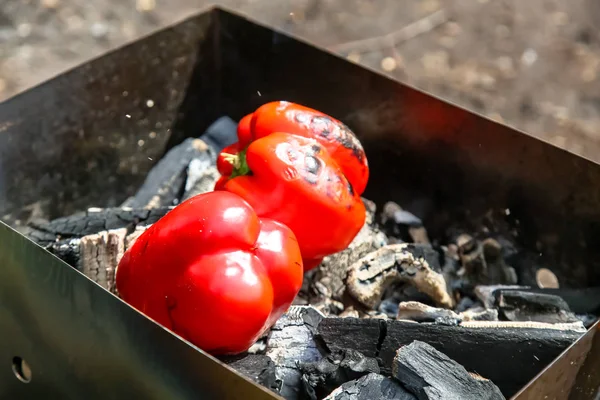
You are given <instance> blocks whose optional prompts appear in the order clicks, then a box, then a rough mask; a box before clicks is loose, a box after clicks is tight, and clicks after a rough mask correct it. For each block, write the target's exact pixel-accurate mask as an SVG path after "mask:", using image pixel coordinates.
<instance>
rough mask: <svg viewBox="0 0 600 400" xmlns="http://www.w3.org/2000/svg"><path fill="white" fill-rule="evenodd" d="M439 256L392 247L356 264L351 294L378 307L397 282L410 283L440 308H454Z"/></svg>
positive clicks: (351, 272) (414, 247) (420, 248)
mask: <svg viewBox="0 0 600 400" xmlns="http://www.w3.org/2000/svg"><path fill="white" fill-rule="evenodd" d="M436 270H438V271H439V270H441V267H440V260H439V254H438V253H437V252H436V251H435V250H432V249H431V247H430V246H426V245H416V244H406V243H403V244H393V245H387V246H384V247H382V248H380V249H379V250H376V251H374V252H372V253H370V254H368V255H366V256H365V257H363V258H361V259H360V260H358V261H356V262H355V263H354V264H352V266H351V267H350V269H349V272H348V277H347V280H346V285H347V290H348V293H349V294H350V295H351V296H352V297H354V298H355V299H356V300H357V301H359V302H360V303H362V304H363V305H365V306H367V307H369V308H375V307H377V305H378V304H379V302H380V301H381V298H382V295H383V293H384V292H385V290H386V289H387V288H388V287H389V286H390V285H392V284H395V283H398V282H409V283H411V284H412V285H413V286H414V287H416V288H417V289H419V291H421V292H423V293H425V294H427V295H428V296H429V297H431V299H432V300H433V301H434V302H435V303H436V304H438V305H440V306H442V307H446V308H451V307H452V306H453V300H452V298H451V297H450V295H449V294H448V291H447V287H446V280H445V279H444V276H443V275H442V274H441V273H440V272H436Z"/></svg>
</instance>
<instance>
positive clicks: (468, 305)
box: [25, 118, 600, 400]
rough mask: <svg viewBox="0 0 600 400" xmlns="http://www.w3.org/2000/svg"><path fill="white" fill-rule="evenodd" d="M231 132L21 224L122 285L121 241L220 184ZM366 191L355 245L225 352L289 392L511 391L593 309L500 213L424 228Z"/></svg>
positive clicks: (291, 395)
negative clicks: (110, 191) (118, 186)
mask: <svg viewBox="0 0 600 400" xmlns="http://www.w3.org/2000/svg"><path fill="white" fill-rule="evenodd" d="M234 140H235V123H234V122H233V121H231V120H229V119H227V118H223V119H221V120H219V121H217V122H216V123H215V124H214V125H213V126H211V128H209V130H208V131H207V133H206V134H205V135H203V136H202V139H192V138H190V139H187V140H186V141H184V142H183V143H181V144H180V145H178V146H177V147H174V148H173V149H171V150H170V151H169V152H168V153H167V154H166V155H165V157H163V158H162V159H161V160H160V161H159V162H158V163H157V164H156V166H155V167H154V169H153V170H152V171H151V172H150V173H149V174H148V176H147V179H146V181H145V182H144V184H143V185H142V187H140V189H139V191H138V192H137V193H136V194H135V196H133V197H131V198H130V199H128V200H127V201H126V202H125V203H123V204H122V205H121V206H120V207H116V208H105V209H89V210H87V211H85V212H81V213H79V214H75V215H71V216H65V217H62V218H59V219H56V220H53V221H33V222H31V223H30V224H29V226H28V228H27V230H26V232H25V233H26V234H27V235H28V237H30V238H31V239H32V240H34V241H36V242H37V243H38V244H40V245H42V246H44V247H45V248H46V249H48V250H49V251H50V252H52V253H54V254H55V255H57V256H58V257H60V258H62V259H63V260H64V261H66V262H67V263H68V264H70V265H71V266H73V267H74V268H77V269H79V270H80V271H82V272H83V273H84V274H85V275H87V276H88V277H89V278H90V279H92V280H94V281H95V282H97V283H98V284H100V285H101V286H103V287H105V288H106V289H107V290H109V291H112V292H113V293H114V291H115V289H114V271H115V268H116V266H117V265H118V262H119V260H120V258H121V256H122V255H123V253H124V251H125V250H126V249H127V248H128V247H129V246H130V245H131V244H132V243H133V241H135V239H136V238H137V237H138V236H139V234H140V233H141V232H143V230H144V229H146V228H147V227H148V226H149V225H151V224H152V223H154V222H156V221H157V220H158V219H159V218H161V217H162V216H163V215H165V214H166V213H167V212H168V211H169V210H170V209H172V207H174V206H175V205H177V204H178V203H179V202H181V201H183V200H185V199H187V198H189V197H191V196H194V195H196V194H199V193H204V192H208V191H211V190H212V189H213V187H214V183H215V181H216V180H217V178H218V177H219V174H218V172H217V170H216V166H215V162H216V155H217V154H218V152H219V151H220V150H221V149H223V148H224V147H225V146H227V145H228V144H230V143H231V142H232V141H234ZM367 193H368V192H367ZM363 200H364V203H365V205H366V206H367V210H368V216H367V220H366V222H365V225H364V227H363V228H362V230H361V231H360V232H359V234H358V235H357V237H356V238H355V240H354V241H353V242H352V243H351V245H350V246H349V247H348V248H347V249H346V250H344V251H342V252H340V253H338V254H334V255H332V256H330V257H327V258H326V259H325V260H324V261H323V263H322V264H321V265H320V266H319V267H318V268H316V269H315V270H313V271H310V272H308V273H307V274H306V276H305V280H304V285H303V288H302V290H301V292H300V294H299V295H298V297H297V299H296V301H295V305H293V306H292V307H291V308H290V310H289V311H288V312H287V313H286V314H285V315H284V316H283V317H282V318H280V319H279V321H278V322H277V323H276V324H275V326H274V327H273V328H272V329H271V330H270V332H268V333H267V334H266V335H265V336H264V337H263V338H261V339H260V340H259V341H258V342H257V343H256V344H255V345H254V346H253V347H252V348H251V349H250V351H249V352H248V353H247V354H241V355H238V356H235V357H223V358H222V360H223V361H224V362H226V363H227V364H229V365H230V366H231V367H232V368H234V369H236V370H238V371H239V372H240V373H242V374H244V375H246V376H248V377H249V378H250V379H252V380H254V381H255V382H257V383H259V384H261V385H263V386H266V387H268V388H269V389H270V390H272V391H274V392H276V393H278V394H280V395H281V396H283V397H284V398H286V399H335V400H341V399H407V400H408V399H465V400H468V399H502V398H506V397H509V396H511V395H513V394H515V393H516V392H517V391H518V390H519V389H520V388H521V387H523V386H524V385H525V384H526V383H527V382H528V381H529V380H530V379H532V378H533V377H534V376H535V375H536V374H537V373H539V372H540V371H541V370H542V369H543V368H544V367H545V366H546V365H548V364H549V363H550V362H551V361H552V360H553V359H554V358H556V357H557V356H558V355H559V354H560V353H561V352H562V351H563V350H564V349H565V348H567V347H568V346H569V345H570V344H571V343H573V342H574V341H575V340H576V339H577V338H579V337H580V336H581V335H582V334H583V333H584V332H585V331H586V328H587V327H589V326H590V324H591V323H592V322H593V321H594V320H595V318H596V314H597V313H598V309H599V305H600V295H599V291H598V290H596V289H595V288H588V289H567V288H560V287H558V281H559V279H557V277H556V276H555V275H554V274H553V273H552V272H551V271H550V270H549V269H548V268H544V266H540V265H537V264H536V263H535V262H530V261H528V260H531V258H530V257H528V254H529V253H526V252H524V251H523V250H520V249H519V246H518V241H517V240H516V238H515V237H514V235H513V233H512V232H513V230H512V228H511V227H510V225H509V224H508V222H507V221H506V220H504V219H503V218H502V215H503V213H502V212H500V213H498V212H490V216H489V218H488V220H486V221H481V223H480V224H473V223H471V224H469V226H466V225H464V226H463V225H461V224H460V223H458V222H456V223H453V222H451V221H450V222H449V223H448V229H447V234H446V235H445V236H444V237H429V236H430V235H429V234H428V232H427V229H426V224H424V223H423V221H422V220H421V219H420V218H419V217H418V216H416V215H414V214H413V213H411V212H409V211H407V210H405V209H403V208H402V206H401V205H398V204H396V203H393V202H388V203H386V204H382V205H380V206H379V207H377V206H376V205H375V204H374V203H373V202H371V201H369V200H368V199H366V198H365V199H363ZM232 329H234V327H232Z"/></svg>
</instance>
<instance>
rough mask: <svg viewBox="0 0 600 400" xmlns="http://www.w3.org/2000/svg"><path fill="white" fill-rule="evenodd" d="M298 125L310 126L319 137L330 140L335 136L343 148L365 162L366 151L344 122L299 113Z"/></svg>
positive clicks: (297, 116)
mask: <svg viewBox="0 0 600 400" xmlns="http://www.w3.org/2000/svg"><path fill="white" fill-rule="evenodd" d="M294 117H295V119H296V121H297V122H298V123H300V124H303V125H308V126H309V127H310V129H311V130H312V131H313V132H314V133H315V134H317V135H319V136H321V137H324V138H327V139H329V138H330V136H331V135H332V134H333V135H334V138H333V139H334V140H335V141H336V142H338V143H339V144H341V145H342V146H343V147H345V148H347V149H349V150H351V151H352V154H353V155H354V156H355V157H356V158H357V159H358V161H360V162H361V163H362V162H363V159H364V157H365V151H364V149H363V147H362V145H361V144H360V141H359V140H358V138H357V137H356V136H355V135H354V132H352V131H351V130H350V128H348V127H347V126H346V125H345V124H343V123H342V122H336V121H334V120H332V119H331V118H330V117H327V116H320V115H312V114H310V113H304V112H298V113H296V114H295V116H294Z"/></svg>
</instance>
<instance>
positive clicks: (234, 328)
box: [116, 192, 303, 354]
mask: <svg viewBox="0 0 600 400" xmlns="http://www.w3.org/2000/svg"><path fill="white" fill-rule="evenodd" d="M302 273H303V268H302V259H301V255H300V250H299V248H298V243H297V241H296V238H295V236H294V234H293V233H292V231H291V230H290V229H289V228H288V227H286V226H284V225H282V224H281V223H279V222H276V221H273V220H270V219H266V218H259V217H258V216H257V215H256V213H255V212H254V210H253V209H252V208H251V207H250V205H249V204H248V203H247V202H246V201H244V200H243V199H242V198H241V197H239V196H237V195H235V194H233V193H228V192H210V193H206V194H201V195H198V196H195V197H193V198H191V199H189V200H187V201H185V202H183V203H181V204H180V205H179V206H177V207H175V208H174V209H173V210H171V211H170V212H169V213H168V214H166V215H165V216H164V217H163V218H161V219H160V220H158V221H157V222H156V223H155V224H153V225H152V226H151V227H150V228H148V229H147V230H146V231H145V232H144V233H143V234H142V235H141V236H140V237H139V238H138V239H137V240H136V242H135V243H134V245H133V246H132V247H131V248H130V249H128V250H127V252H126V253H125V254H124V256H123V258H122V259H121V261H120V263H119V266H118V269H117V275H116V285H117V290H118V292H119V295H120V296H121V297H122V299H123V300H124V301H125V302H127V303H129V304H130V305H131V306H133V307H134V308H137V309H138V310H139V311H141V312H142V313H144V314H146V315H147V316H148V317H150V318H152V319H154V320H155V321H157V322H158V323H160V324H161V325H163V326H165V327H167V328H169V329H171V330H172V331H174V332H176V333H177V334H179V335H181V336H182V337H184V338H186V339H187V340H189V341H190V342H192V343H194V344H195V345H197V346H198V347H200V348H201V349H203V350H205V351H207V352H209V353H212V354H235V353H240V352H243V351H245V350H247V349H248V348H249V347H250V346H251V345H252V344H253V343H254V342H255V341H256V340H257V339H258V337H259V336H260V335H261V334H262V333H264V332H265V330H266V329H268V328H269V327H270V326H271V325H272V324H273V323H275V321H276V320H277V319H278V318H279V317H280V316H281V315H282V314H283V313H284V312H285V311H286V310H287V308H288V307H289V306H290V304H291V303H292V301H293V299H294V297H295V296H296V295H297V294H298V291H299V290H300V287H301V286H302V278H303V276H302Z"/></svg>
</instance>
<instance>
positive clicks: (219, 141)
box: [200, 117, 238, 154]
mask: <svg viewBox="0 0 600 400" xmlns="http://www.w3.org/2000/svg"><path fill="white" fill-rule="evenodd" d="M237 125H238V124H237V123H236V122H235V121H234V120H232V119H231V118H229V117H221V118H219V119H217V120H216V121H215V122H213V123H212V124H211V125H210V126H209V127H208V128H207V129H206V131H205V132H204V134H202V136H200V139H202V140H203V141H204V142H205V143H206V144H207V145H209V146H210V147H211V148H212V149H213V150H214V152H215V153H217V154H218V153H220V152H221V151H222V150H223V149H224V148H225V147H227V146H230V145H232V144H234V143H235V142H237V141H238V137H237Z"/></svg>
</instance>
